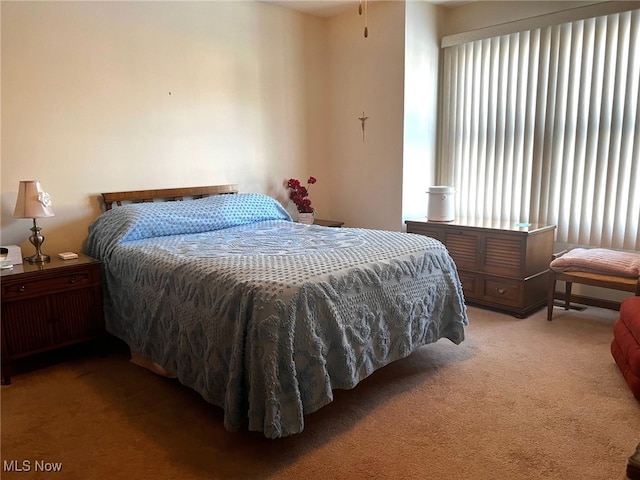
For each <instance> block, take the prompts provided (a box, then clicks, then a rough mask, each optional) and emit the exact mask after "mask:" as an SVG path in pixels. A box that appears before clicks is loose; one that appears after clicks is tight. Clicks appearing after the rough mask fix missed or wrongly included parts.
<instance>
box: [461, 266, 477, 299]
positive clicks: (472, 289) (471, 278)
mask: <svg viewBox="0 0 640 480" xmlns="http://www.w3.org/2000/svg"><path fill="white" fill-rule="evenodd" d="M458 277H459V278H460V283H462V291H463V292H464V298H465V300H474V299H479V298H481V295H482V294H481V292H482V291H481V290H480V284H481V283H482V279H481V278H480V277H478V276H477V275H474V274H472V273H468V272H458Z"/></svg>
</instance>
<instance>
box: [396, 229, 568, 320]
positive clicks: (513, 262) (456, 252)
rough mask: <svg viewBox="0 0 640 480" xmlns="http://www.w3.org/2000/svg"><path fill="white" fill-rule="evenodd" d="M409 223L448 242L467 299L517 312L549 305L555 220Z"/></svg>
mask: <svg viewBox="0 0 640 480" xmlns="http://www.w3.org/2000/svg"><path fill="white" fill-rule="evenodd" d="M405 223H406V225H407V233H417V234H419V235H426V236H430V237H433V238H436V239H438V240H440V241H441V242H442V243H444V244H445V246H446V247H447V250H449V253H450V254H451V256H452V257H453V260H454V261H455V263H456V266H457V267H458V275H459V276H460V280H461V282H462V287H463V290H464V295H465V300H466V301H467V303H470V304H477V305H483V306H487V307H492V308H496V309H500V310H505V311H508V312H510V313H513V314H514V315H515V316H517V317H525V316H527V315H529V314H530V313H532V312H533V311H535V310H537V309H539V308H540V307H542V306H544V305H546V303H547V290H548V272H549V262H551V257H552V255H553V241H554V233H555V228H556V227H555V225H536V224H533V225H531V226H528V227H527V226H524V227H519V226H516V225H515V224H513V225H510V224H507V223H505V222H497V221H492V220H481V219H457V220H454V221H451V222H429V221H427V220H407V221H406V222H405Z"/></svg>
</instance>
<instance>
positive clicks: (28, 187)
mask: <svg viewBox="0 0 640 480" xmlns="http://www.w3.org/2000/svg"><path fill="white" fill-rule="evenodd" d="M13 216H14V217H16V218H42V217H53V216H54V213H53V210H52V209H51V197H50V196H49V194H48V193H46V192H45V191H43V190H42V187H41V186H40V182H39V181H38V180H22V181H20V185H19V186H18V199H17V200H16V208H15V210H14V211H13Z"/></svg>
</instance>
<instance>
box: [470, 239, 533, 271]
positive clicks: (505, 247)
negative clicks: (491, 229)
mask: <svg viewBox="0 0 640 480" xmlns="http://www.w3.org/2000/svg"><path fill="white" fill-rule="evenodd" d="M526 241H527V237H526V236H523V235H508V234H502V235H499V234H498V235H496V234H485V235H484V241H483V246H482V248H481V260H482V265H481V267H480V269H481V270H482V271H483V272H485V273H490V274H493V275H502V276H506V277H513V278H522V276H523V265H524V263H525V261H526V256H525V254H526Z"/></svg>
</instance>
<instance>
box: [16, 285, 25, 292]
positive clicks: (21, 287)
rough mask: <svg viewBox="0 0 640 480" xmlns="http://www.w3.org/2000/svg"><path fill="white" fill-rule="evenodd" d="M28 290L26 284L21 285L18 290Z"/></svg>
mask: <svg viewBox="0 0 640 480" xmlns="http://www.w3.org/2000/svg"><path fill="white" fill-rule="evenodd" d="M26 290H27V286H26V285H20V287H18V291H19V292H25V291H26Z"/></svg>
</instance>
